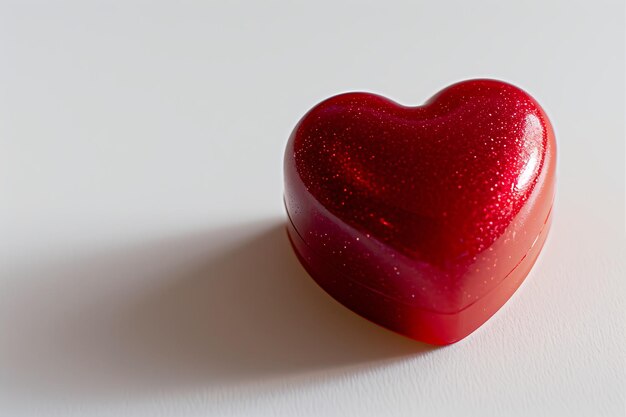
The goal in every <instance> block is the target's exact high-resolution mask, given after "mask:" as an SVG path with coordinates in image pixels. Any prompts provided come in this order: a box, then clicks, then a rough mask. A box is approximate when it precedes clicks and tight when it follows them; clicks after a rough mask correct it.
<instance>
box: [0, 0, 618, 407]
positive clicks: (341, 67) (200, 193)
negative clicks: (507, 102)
mask: <svg viewBox="0 0 626 417" xmlns="http://www.w3.org/2000/svg"><path fill="white" fill-rule="evenodd" d="M384 3H385V4H384V6H383V2H375V3H372V4H366V3H363V2H354V3H351V4H339V3H335V2H331V3H328V4H321V3H320V2H308V4H306V5H305V4H295V3H293V4H292V3H289V4H287V3H285V4H280V3H265V4H261V3H260V2H259V4H252V2H250V4H237V3H233V2H221V4H218V3H217V2H215V3H211V2H202V1H197V2H174V1H172V2H165V1H163V2H139V1H118V2H86V1H76V2H67V1H63V2H30V1H27V2H24V1H21V2H14V3H13V2H2V3H0V415H1V416H19V415H64V416H91V415H112V416H159V415H164V416H165V415H167V416H183V415H197V416H209V415H210V416H244V415H246V416H247V415H261V416H269V415H277V416H296V415H304V416H382V415H401V416H416V415H428V416H442V415H476V416H496V415H497V416H504V415H516V416H560V415H569V416H578V415H580V416H592V415H593V416H597V417H600V416H618V415H624V414H623V413H624V411H625V406H624V401H625V398H624V392H626V379H625V375H624V343H625V342H626V334H625V329H624V308H623V298H624V296H625V294H624V292H625V278H626V248H625V246H626V245H625V239H624V230H625V228H624V114H625V109H624V74H625V65H624V54H625V52H624V49H625V47H624V20H625V18H624V2H623V1H585V2H582V3H581V2H573V1H560V2H555V1H541V2H536V3H530V2H519V3H517V4H514V3H512V2H502V1H497V2H496V1H494V2H492V3H490V2H484V1H482V2H481V1H467V2H459V3H458V4H446V3H445V2H434V1H433V2H421V3H418V2H410V3H403V4H391V3H389V4H388V3H387V2H384ZM473 77H495V78H499V79H503V80H506V81H510V82H513V83H515V84H517V85H519V86H521V87H522V88H524V89H526V90H527V91H529V92H530V93H531V94H532V95H534V96H535V97H536V98H537V99H538V100H539V101H540V103H541V104H542V105H543V106H544V108H545V109H546V110H547V112H548V114H549V116H550V117H551V119H552V121H553V124H554V125H555V128H556V132H557V140H558V144H559V167H558V174H559V177H558V181H559V183H558V199H557V205H556V211H555V215H554V225H553V229H552V232H551V236H550V238H549V241H548V243H547V246H546V247H545V250H544V252H543V254H542V256H541V258H540V260H539V262H538V264H537V265H536V267H535V268H534V270H533V272H532V273H531V274H530V275H529V277H528V279H527V281H526V282H525V284H524V285H523V286H522V288H521V289H520V290H519V291H518V293H517V294H516V295H515V296H514V297H513V298H512V299H511V300H510V302H509V303H507V305H506V306H505V307H504V308H503V309H502V310H501V311H500V312H499V313H498V314H497V315H496V316H495V317H494V318H493V319H492V320H490V321H489V322H488V323H487V324H485V325H484V326H483V327H482V328H481V329H479V330H478V331H477V332H476V333H474V334H473V335H471V336H470V337H468V338H467V339H465V340H463V341H461V342H459V343H458V344H456V345H453V346H450V347H446V348H431V347H428V346H426V345H423V344H420V343H417V342H413V341H411V340H408V339H405V338H403V337H400V336H397V335H395V334H392V333H390V332H388V331H386V330H384V329H381V328H378V327H377V326H375V325H373V324H370V323H369V322H367V321H365V320H363V319H361V318H359V317H357V316H356V315H354V314H353V313H351V312H349V311H348V310H346V309H345V308H343V307H342V306H340V305H338V304H337V303H336V302H334V301H333V300H332V299H331V298H330V297H328V296H327V295H326V294H325V293H323V292H322V291H321V290H320V289H319V288H318V287H317V286H316V285H315V284H314V283H313V282H312V280H311V279H310V278H309V277H308V276H307V275H306V273H305V272H304V271H303V269H302V268H301V267H300V266H299V264H298V262H297V261H296V259H295V257H294V255H293V254H292V252H291V249H290V247H289V245H288V243H287V240H286V237H285V235H284V232H283V229H282V227H283V222H284V218H285V216H284V211H283V206H282V201H281V194H282V156H283V148H284V145H285V142H286V140H287V137H288V135H289V133H290V131H291V129H292V127H293V126H294V124H295V123H296V122H297V120H298V119H299V118H300V116H301V115H303V114H304V112H305V111H306V110H307V109H308V108H310V107H311V106H313V105H314V104H315V103H317V102H318V101H320V100H322V99H323V98H325V97H328V96H330V95H333V94H336V93H339V92H343V91H349V90H367V91H373V92H377V93H381V94H384V95H386V96H388V97H390V98H392V99H394V100H397V101H400V102H402V103H405V104H419V103H421V102H423V101H424V100H426V99H427V98H428V97H430V96H431V95H432V94H434V93H435V92H436V91H437V90H439V89H441V88H443V87H445V86H446V85H448V84H450V83H452V82H454V81H458V80H461V79H465V78H473Z"/></svg>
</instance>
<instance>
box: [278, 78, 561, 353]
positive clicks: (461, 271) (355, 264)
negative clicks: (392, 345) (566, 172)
mask: <svg viewBox="0 0 626 417" xmlns="http://www.w3.org/2000/svg"><path fill="white" fill-rule="evenodd" d="M284 169H285V206H286V209H287V213H288V217H289V221H288V225H287V230H288V233H289V237H290V240H291V242H292V245H293V247H294V249H295V252H296V254H297V255H298V257H299V259H300V261H301V262H302V264H303V265H304V266H305V268H306V269H307V271H308V272H309V273H310V275H311V276H312V278H313V279H314V280H315V281H316V282H317V283H318V284H319V285H320V286H321V287H322V288H323V289H324V290H325V291H327V292H328V293H329V294H330V295H331V296H333V297H334V298H335V299H336V300H338V301H339V302H340V303H342V304H343V305H345V306H346V307H348V308H350V309H351V310H353V311H354V312H356V313H358V314H360V315H362V316H363V317H365V318H367V319H369V320H371V321H373V322H375V323H377V324H380V325H382V326H384V327H386V328H389V329H391V330H393V331H396V332H398V333H401V334H404V335H406V336H409V337H411V338H414V339H417V340H421V341H424V342H427V343H432V344H438V345H444V344H450V343H454V342H456V341H458V340H460V339H462V338H464V337H466V336H467V335H469V334H470V333H471V332H473V331H474V330H475V329H477V328H478V327H479V326H480V325H482V324H483V323H484V322H485V321H486V320H487V319H489V317H491V316H492V315H493V314H494V313H495V312H496V311H497V310H498V309H499V308H500V307H501V306H502V305H503V304H504V303H505V302H506V301H507V300H508V299H509V298H510V297H511V295H512V294H513V293H514V292H515V290H516V289H517V288H518V287H519V285H520V284H521V283H522V281H523V280H524V278H525V277H526V275H527V274H528V272H529V271H530V269H531V267H532V266H533V264H534V262H535V260H536V258H537V256H538V255H539V252H540V251H541V248H542V246H543V243H544V242H545V239H546V236H547V233H548V230H549V225H550V220H551V216H550V213H551V208H552V202H553V200H554V192H555V169H556V144H555V138H554V133H553V129H552V127H551V124H550V122H549V120H548V118H547V116H546V114H545V112H544V111H543V110H542V109H541V107H540V106H539V104H538V103H537V102H536V101H535V100H534V99H533V98H532V97H530V96H529V95H528V94H527V93H525V92H524V91H522V90H520V89H519V88H517V87H514V86H512V85H510V84H506V83H503V82H500V81H495V80H470V81H464V82H461V83H458V84H454V85H452V86H450V87H448V88H446V89H444V90H443V91H441V92H440V93H438V94H437V95H435V96H434V97H433V98H431V99H430V100H429V101H428V102H427V103H426V104H425V105H423V106H419V107H407V106H401V105H399V104H397V103H394V102H392V101H390V100H388V99H386V98H383V97H380V96H377V95H374V94H368V93H347V94H342V95H339V96H335V97H331V98H329V99H327V100H325V101H323V102H322V103H320V104H318V105H317V106H315V107H314V108H313V109H311V110H310V111H309V112H308V113H307V114H306V115H305V116H304V117H303V118H302V119H301V120H300V122H299V123H298V125H297V126H296V127H295V129H294V131H293V133H292V135H291V137H290V139H289V142H288V144H287V149H286V152H285V165H284Z"/></svg>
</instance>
